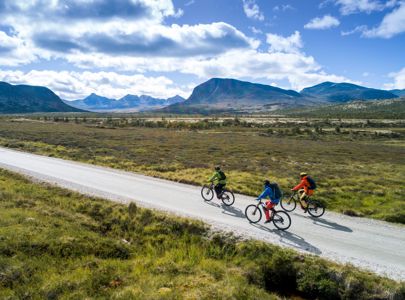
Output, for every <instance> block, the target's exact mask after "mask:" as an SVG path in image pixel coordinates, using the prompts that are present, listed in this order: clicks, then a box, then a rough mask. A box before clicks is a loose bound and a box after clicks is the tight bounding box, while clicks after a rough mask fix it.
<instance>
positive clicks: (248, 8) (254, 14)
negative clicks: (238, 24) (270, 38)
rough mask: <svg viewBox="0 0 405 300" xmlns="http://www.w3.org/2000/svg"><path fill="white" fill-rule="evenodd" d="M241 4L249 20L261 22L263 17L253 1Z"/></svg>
mask: <svg viewBox="0 0 405 300" xmlns="http://www.w3.org/2000/svg"><path fill="white" fill-rule="evenodd" d="M242 2H243V11H244V12H245V14H246V16H247V17H248V18H250V19H254V20H259V21H263V20H264V15H263V13H262V12H261V11H260V7H259V5H257V3H256V1H255V0H242Z"/></svg>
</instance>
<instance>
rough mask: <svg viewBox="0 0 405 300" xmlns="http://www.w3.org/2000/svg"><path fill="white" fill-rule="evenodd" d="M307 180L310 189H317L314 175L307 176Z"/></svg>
mask: <svg viewBox="0 0 405 300" xmlns="http://www.w3.org/2000/svg"><path fill="white" fill-rule="evenodd" d="M307 181H308V183H309V189H310V190H315V189H316V183H315V180H313V179H312V177H309V176H307Z"/></svg>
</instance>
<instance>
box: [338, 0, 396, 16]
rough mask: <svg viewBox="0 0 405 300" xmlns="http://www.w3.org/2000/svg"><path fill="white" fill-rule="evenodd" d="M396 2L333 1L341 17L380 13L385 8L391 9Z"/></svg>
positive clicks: (370, 0)
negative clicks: (360, 13) (338, 8)
mask: <svg viewBox="0 0 405 300" xmlns="http://www.w3.org/2000/svg"><path fill="white" fill-rule="evenodd" d="M395 2H396V1H392V0H391V1H384V2H382V1H379V0H335V4H336V5H338V6H339V7H340V12H341V13H342V14H343V15H350V14H354V13H359V12H365V13H371V12H373V11H381V10H383V9H385V8H386V7H392V6H393V5H394V4H395Z"/></svg>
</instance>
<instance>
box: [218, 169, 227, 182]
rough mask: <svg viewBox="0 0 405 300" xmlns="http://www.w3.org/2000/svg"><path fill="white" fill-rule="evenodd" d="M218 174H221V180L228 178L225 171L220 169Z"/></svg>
mask: <svg viewBox="0 0 405 300" xmlns="http://www.w3.org/2000/svg"><path fill="white" fill-rule="evenodd" d="M218 174H219V177H220V180H225V179H226V175H225V173H224V172H223V171H218Z"/></svg>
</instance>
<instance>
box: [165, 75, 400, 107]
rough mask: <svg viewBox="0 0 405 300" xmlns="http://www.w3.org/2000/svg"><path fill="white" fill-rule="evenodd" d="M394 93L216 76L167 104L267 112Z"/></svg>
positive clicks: (342, 85) (350, 86) (330, 84)
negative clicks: (285, 86) (295, 86)
mask: <svg viewBox="0 0 405 300" xmlns="http://www.w3.org/2000/svg"><path fill="white" fill-rule="evenodd" d="M397 97H398V96H397V95H396V94H394V93H392V92H389V91H385V90H378V89H371V88H367V87H363V86H359V85H355V84H350V83H333V82H324V83H321V84H318V85H315V86H312V87H308V88H305V89H303V90H302V91H301V92H300V93H298V92H296V91H293V90H285V89H281V88H277V87H273V86H269V85H263V84H255V83H250V82H246V81H240V80H235V79H221V78H213V79H210V80H208V81H207V82H204V83H202V84H200V85H199V86H197V87H196V88H194V90H193V92H192V94H191V96H190V97H189V98H188V99H187V100H186V101H184V102H181V103H177V104H173V105H170V106H168V107H165V108H163V109H162V111H163V112H171V113H213V112H225V111H227V112H231V111H233V112H266V111H273V110H277V109H280V108H286V107H305V106H319V105H322V104H332V103H344V102H348V101H352V100H375V99H393V98H397Z"/></svg>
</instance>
